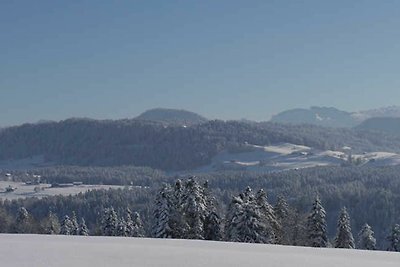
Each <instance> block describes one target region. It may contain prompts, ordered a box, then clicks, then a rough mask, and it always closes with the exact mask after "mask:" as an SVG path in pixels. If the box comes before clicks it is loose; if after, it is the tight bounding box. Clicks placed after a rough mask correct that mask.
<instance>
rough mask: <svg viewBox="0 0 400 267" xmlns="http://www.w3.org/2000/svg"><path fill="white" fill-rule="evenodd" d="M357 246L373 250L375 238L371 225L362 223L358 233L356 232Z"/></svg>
mask: <svg viewBox="0 0 400 267" xmlns="http://www.w3.org/2000/svg"><path fill="white" fill-rule="evenodd" d="M358 248H359V249H364V250H375V249H376V239H375V237H374V231H372V228H371V226H369V225H368V224H367V223H366V224H364V226H363V227H362V229H361V231H360V233H359V234H358Z"/></svg>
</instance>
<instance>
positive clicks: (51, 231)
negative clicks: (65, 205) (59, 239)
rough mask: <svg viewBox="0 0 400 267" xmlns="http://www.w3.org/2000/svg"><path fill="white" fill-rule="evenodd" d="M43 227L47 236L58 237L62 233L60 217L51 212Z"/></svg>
mask: <svg viewBox="0 0 400 267" xmlns="http://www.w3.org/2000/svg"><path fill="white" fill-rule="evenodd" d="M42 225H43V230H44V233H45V234H47V235H57V234H59V233H60V228H61V226H60V222H59V220H58V217H57V215H55V214H54V213H53V212H51V211H50V212H49V214H48V215H47V217H46V219H45V220H44V221H43V223H42Z"/></svg>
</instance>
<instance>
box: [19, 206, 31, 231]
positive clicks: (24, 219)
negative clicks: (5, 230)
mask: <svg viewBox="0 0 400 267" xmlns="http://www.w3.org/2000/svg"><path fill="white" fill-rule="evenodd" d="M15 222H16V224H15V232H16V233H20V234H27V233H32V230H33V229H32V219H31V217H30V214H29V212H28V211H27V210H26V209H25V207H20V208H19V209H18V213H17V218H16V220H15Z"/></svg>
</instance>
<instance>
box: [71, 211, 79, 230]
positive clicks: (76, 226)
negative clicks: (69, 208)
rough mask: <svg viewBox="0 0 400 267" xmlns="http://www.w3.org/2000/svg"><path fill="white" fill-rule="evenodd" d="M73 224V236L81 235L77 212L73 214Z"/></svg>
mask: <svg viewBox="0 0 400 267" xmlns="http://www.w3.org/2000/svg"><path fill="white" fill-rule="evenodd" d="M71 223H72V230H71V235H79V224H78V219H77V218H76V213H75V211H73V212H72V217H71Z"/></svg>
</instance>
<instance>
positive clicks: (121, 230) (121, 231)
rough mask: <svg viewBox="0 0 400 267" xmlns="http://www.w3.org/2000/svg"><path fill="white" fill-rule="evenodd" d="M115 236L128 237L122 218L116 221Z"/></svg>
mask: <svg viewBox="0 0 400 267" xmlns="http://www.w3.org/2000/svg"><path fill="white" fill-rule="evenodd" d="M116 236H129V235H128V228H127V226H126V221H125V219H124V218H122V217H121V218H119V219H118V226H117V233H116Z"/></svg>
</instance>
